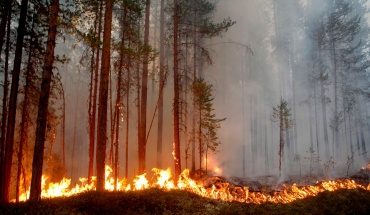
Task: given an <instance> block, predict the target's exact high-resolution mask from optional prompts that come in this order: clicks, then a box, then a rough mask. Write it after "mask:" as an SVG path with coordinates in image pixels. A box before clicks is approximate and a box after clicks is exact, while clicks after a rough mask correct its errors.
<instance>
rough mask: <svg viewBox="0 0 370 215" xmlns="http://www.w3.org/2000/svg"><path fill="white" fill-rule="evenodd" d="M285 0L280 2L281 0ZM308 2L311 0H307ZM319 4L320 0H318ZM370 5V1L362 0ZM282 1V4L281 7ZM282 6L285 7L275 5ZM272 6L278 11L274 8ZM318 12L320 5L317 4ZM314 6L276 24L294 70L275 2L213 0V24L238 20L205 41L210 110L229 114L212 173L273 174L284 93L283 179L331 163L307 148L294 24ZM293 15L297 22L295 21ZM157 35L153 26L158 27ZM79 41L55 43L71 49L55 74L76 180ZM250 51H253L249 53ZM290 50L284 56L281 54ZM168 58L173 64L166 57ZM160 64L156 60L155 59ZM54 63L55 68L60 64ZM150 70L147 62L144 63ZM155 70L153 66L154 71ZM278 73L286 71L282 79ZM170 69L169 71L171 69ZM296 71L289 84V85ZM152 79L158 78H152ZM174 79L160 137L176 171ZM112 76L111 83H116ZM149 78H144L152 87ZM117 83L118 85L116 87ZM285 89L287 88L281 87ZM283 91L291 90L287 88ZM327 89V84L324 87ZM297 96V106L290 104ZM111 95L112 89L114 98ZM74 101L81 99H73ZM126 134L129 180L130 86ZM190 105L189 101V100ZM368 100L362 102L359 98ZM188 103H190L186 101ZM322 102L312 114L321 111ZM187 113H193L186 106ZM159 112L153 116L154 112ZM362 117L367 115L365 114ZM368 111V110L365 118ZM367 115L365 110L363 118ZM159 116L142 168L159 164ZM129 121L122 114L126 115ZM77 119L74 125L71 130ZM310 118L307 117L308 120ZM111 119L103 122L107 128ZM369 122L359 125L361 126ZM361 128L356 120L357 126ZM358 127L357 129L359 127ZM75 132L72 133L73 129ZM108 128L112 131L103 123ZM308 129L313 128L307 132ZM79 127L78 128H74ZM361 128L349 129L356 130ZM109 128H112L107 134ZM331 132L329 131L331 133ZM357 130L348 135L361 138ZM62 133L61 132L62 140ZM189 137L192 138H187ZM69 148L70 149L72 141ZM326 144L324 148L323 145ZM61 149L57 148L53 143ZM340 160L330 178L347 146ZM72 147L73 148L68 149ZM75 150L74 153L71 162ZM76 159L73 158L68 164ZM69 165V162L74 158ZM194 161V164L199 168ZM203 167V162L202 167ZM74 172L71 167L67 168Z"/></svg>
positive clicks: (82, 137) (81, 78)
mask: <svg viewBox="0 0 370 215" xmlns="http://www.w3.org/2000/svg"><path fill="white" fill-rule="evenodd" d="M282 2H283V1H282ZM310 2H311V3H312V2H313V1H310ZM320 2H321V1H320ZM367 4H368V5H370V3H369V2H368V3H367ZM285 6H286V5H285ZM279 7H280V9H281V8H283V7H284V4H283V3H281V5H279ZM275 9H277V8H275ZM321 9H324V7H322V8H321ZM317 13H318V12H317V11H316V12H315V11H307V10H305V13H304V14H300V13H299V11H296V12H295V13H292V14H290V15H289V16H286V17H284V18H285V19H287V20H289V21H290V22H289V23H288V24H287V25H286V26H281V29H280V30H281V31H284V32H290V35H291V36H292V37H294V38H295V39H296V40H295V41H297V43H296V44H294V46H293V47H294V50H293V51H295V52H296V53H299V54H297V56H294V57H295V58H294V61H295V63H296V64H295V65H297V67H296V68H294V71H293V70H292V69H291V68H292V67H291V64H292V61H293V60H292V59H279V57H283V56H279V55H278V54H277V53H278V51H277V49H278V48H277V45H278V43H277V42H276V35H275V30H276V29H275V28H276V26H274V21H275V18H274V7H273V5H272V1H270V0H263V1H253V0H232V1H231V0H230V1H229V0H228V1H218V4H217V11H216V14H215V22H219V21H221V20H223V19H224V18H226V17H230V18H231V19H232V20H234V21H236V24H235V25H234V26H232V27H231V28H230V29H229V30H228V32H226V33H225V34H224V35H223V36H222V37H221V38H214V39H212V40H206V41H204V43H205V45H206V46H207V48H208V49H209V50H210V51H211V54H212V58H213V64H212V65H210V66H207V67H205V71H204V72H203V74H204V78H205V79H206V80H207V81H208V82H209V83H210V84H212V85H213V89H214V92H213V96H214V98H215V99H214V101H213V102H214V109H215V114H216V116H217V118H226V120H225V121H224V122H222V123H221V129H220V130H219V131H218V136H219V138H220V140H221V145H220V146H219V148H218V152H217V153H215V154H213V153H210V154H209V160H208V167H209V170H211V171H214V172H215V174H222V175H224V176H239V177H255V176H261V175H278V174H279V172H278V159H279V156H278V149H279V127H278V125H277V124H276V123H274V122H273V121H272V108H273V107H276V106H277V105H278V103H279V101H280V98H281V97H284V98H288V99H289V105H290V107H291V108H292V110H294V113H293V112H292V118H293V120H294V129H293V130H291V131H290V135H291V140H292V142H291V143H290V144H291V145H290V147H291V151H288V150H287V149H286V148H287V145H285V149H286V150H285V151H284V162H283V176H284V177H285V176H289V175H298V174H300V169H302V172H303V174H305V175H307V174H309V172H310V164H312V165H313V166H314V173H318V174H324V173H325V169H324V166H325V165H329V161H330V159H329V158H326V157H325V158H324V157H323V156H322V155H323V154H322V153H323V152H322V151H321V152H320V153H321V154H317V153H318V152H317V149H316V148H315V153H316V155H315V156H317V157H318V156H319V155H320V158H321V160H320V161H319V160H314V161H313V160H312V162H311V161H310V156H311V157H312V154H313V153H310V152H309V150H310V147H311V145H312V142H313V143H314V146H315V145H316V144H317V143H316V142H315V141H313V140H312V139H311V138H312V137H314V136H315V135H316V131H315V130H314V128H312V126H311V127H310V122H309V119H310V116H311V120H315V119H314V118H312V114H314V110H313V109H311V112H312V113H311V115H310V109H309V106H308V105H307V103H306V102H305V101H306V100H307V97H308V95H309V88H308V87H307V84H306V82H307V80H306V79H307V74H306V72H307V71H308V70H309V69H310V68H309V67H308V66H307V59H308V57H309V56H308V54H307V53H308V50H309V49H311V48H312V41H311V40H310V38H309V37H310V36H312V35H307V33H306V32H304V31H302V30H297V29H300V28H298V27H297V26H300V25H302V19H303V18H302V16H305V20H310V19H313V18H315V17H316V16H317ZM292 20H294V22H293V21H292ZM157 32H158V31H157ZM75 43H77V42H76V41H73V40H72V39H71V38H70V39H69V40H67V42H62V41H59V43H58V46H57V50H58V53H68V55H69V57H70V62H69V63H68V64H66V65H64V66H60V69H59V73H60V74H61V76H62V83H63V86H64V89H65V94H66V103H67V107H66V113H67V116H66V125H67V126H66V154H67V157H66V159H67V164H66V165H67V176H68V177H70V176H72V177H73V180H74V181H77V180H78V179H77V178H78V177H80V176H86V175H87V167H88V134H87V126H88V125H87V124H88V123H87V121H88V116H87V110H88V103H87V99H88V92H89V77H90V76H89V72H88V69H87V68H85V67H83V66H82V65H80V63H79V59H80V57H79V56H82V54H83V52H84V48H83V45H82V44H80V43H77V44H78V48H75V49H73V48H72V46H73V45H74V44H75ZM250 50H251V51H252V52H251V51H250ZM284 54H287V53H284ZM166 61H167V62H168V61H169V62H170V61H171V56H168V59H166ZM156 64H157V65H158V62H156ZM58 67H59V66H58ZM149 68H151V66H150V67H149ZM156 69H157V68H156ZM280 71H286V73H285V75H288V76H289V77H285V80H290V81H288V82H286V83H283V82H282V81H281V80H282V79H283V78H282V76H281V74H280ZM292 71H293V72H296V73H292ZM169 72H170V73H171V68H169ZM293 75H294V84H295V85H294V86H292V85H293ZM155 79H157V77H156V76H155ZM172 79H173V78H172V76H171V74H169V76H168V77H167V83H166V86H165V89H164V101H165V107H164V129H163V130H164V134H163V166H162V167H163V168H164V169H166V168H173V156H172V150H173V148H172V143H173V116H172V101H173V84H172ZM113 81H115V80H113ZM154 84H155V85H154V87H153V88H152V87H149V92H148V95H149V96H148V102H149V104H148V118H147V122H148V123H147V124H148V129H147V130H149V126H150V123H151V121H152V117H153V115H154V114H155V108H156V104H157V99H158V92H159V89H158V80H154ZM150 85H151V83H149V86H150ZM113 86H115V84H113ZM282 89H284V90H282ZM287 89H294V90H293V91H292V90H291V91H289V90H287ZM328 93H332V89H329V90H328ZM293 95H294V99H295V100H294V103H293ZM114 96H115V94H114V93H113V97H114ZM77 98H78V99H77ZM130 101H131V106H130V107H131V108H130V127H129V129H130V133H129V175H128V177H129V180H131V179H133V178H134V177H135V175H136V174H137V172H138V163H137V160H138V155H137V154H138V149H137V114H136V113H137V109H136V103H137V95H136V92H135V90H132V91H131V96H130ZM189 102H190V103H191V101H189ZM363 102H364V103H367V101H363ZM189 106H190V104H189ZM319 107H320V106H319V105H318V108H317V110H316V111H318V112H319V111H320V108H319ZM331 108H332V107H331V106H330V105H329V108H328V116H330V113H331ZM188 111H189V112H190V110H188ZM156 114H157V113H156ZM366 114H367V113H366ZM366 114H365V115H366ZM366 116H368V115H366ZM156 117H157V115H155V116H154V121H153V125H152V127H151V130H150V133H149V136H148V144H147V172H148V173H151V169H152V168H154V167H157V166H156V163H157V155H156V147H157V120H156ZM123 120H126V119H123ZM321 120H322V119H320V116H319V117H318V123H317V124H318V134H317V135H318V136H319V138H318V140H317V141H318V142H319V143H318V144H320V145H322V144H323V137H322V135H323V134H322V129H323V128H322V122H321ZM75 122H76V128H75ZM311 123H312V122H311ZM109 124H110V123H108V125H109ZM365 125H368V121H365V122H364V126H365ZM356 126H358V125H356ZM357 128H358V127H357ZM75 129H76V130H75ZM108 129H109V128H108ZM310 129H313V130H312V131H311V132H313V133H312V134H311V133H310ZM75 131H76V132H75ZM356 131H359V128H358V130H355V127H354V130H353V132H356ZM368 132H369V130H368V129H365V134H364V136H365V139H364V141H366V147H367V148H369V142H370V138H369V133H368ZM108 133H109V132H108ZM329 133H330V131H329ZM125 136H126V134H125V130H124V126H123V123H121V128H120V141H122V144H121V145H120V148H119V150H120V151H119V153H120V154H119V160H120V162H119V163H120V166H119V172H120V173H119V175H120V177H124V175H125V172H124V167H125V161H124V160H125V151H124V149H125V147H124V145H123V142H124V139H125ZM329 136H330V137H329V141H330V144H331V145H330V147H331V149H332V147H333V143H332V137H331V135H329ZM359 136H360V135H359V134H353V140H352V141H353V142H355V138H359ZM59 138H60V137H59ZM185 138H186V137H185V135H184V134H182V142H181V158H182V168H185V167H186V166H187V167H188V168H189V167H190V159H188V160H187V163H186V160H185V154H184V151H185V148H186V147H187V143H186V142H185V141H184V139H185ZM188 138H189V137H188ZM73 145H74V146H73ZM110 147H111V145H110V137H108V145H107V158H108V157H109V150H110ZM322 149H323V147H322ZM55 150H56V151H57V152H60V150H61V148H60V146H57V147H56V148H55ZM338 150H339V153H338V156H339V157H338V158H335V163H336V164H335V168H334V169H332V168H331V172H330V175H331V176H337V174H336V172H334V170H335V171H337V172H338V175H339V174H341V175H343V172H345V170H346V167H347V166H348V165H347V162H348V157H347V156H348V153H347V152H348V149H347V148H346V146H341V147H340V148H339V149H338ZM73 151H74V152H73ZM72 152H73V153H74V155H73V156H74V157H73V159H72ZM72 160H73V161H72ZM364 161H365V159H364V158H363V156H362V155H360V154H359V153H357V152H356V154H355V158H354V163H353V165H350V169H352V170H353V171H355V170H356V169H359V167H360V166H361V165H363V164H364ZM72 162H73V163H72ZM198 163H199V161H198V158H197V160H196V165H197V166H198ZM203 166H204V164H203ZM72 171H73V172H72Z"/></svg>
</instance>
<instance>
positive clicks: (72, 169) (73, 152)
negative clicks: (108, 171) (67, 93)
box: [70, 70, 80, 181]
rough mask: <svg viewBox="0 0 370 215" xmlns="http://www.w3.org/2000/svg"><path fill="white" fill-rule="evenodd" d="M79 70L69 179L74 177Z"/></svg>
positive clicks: (78, 82) (78, 84)
mask: <svg viewBox="0 0 370 215" xmlns="http://www.w3.org/2000/svg"><path fill="white" fill-rule="evenodd" d="M79 91H80V71H79V70H78V76H77V93H76V107H75V115H74V125H73V140H72V153H71V168H70V171H71V180H72V181H73V180H74V179H73V178H74V172H75V170H74V167H75V165H74V162H75V151H76V145H77V144H76V136H77V113H78V109H79V100H80V94H79Z"/></svg>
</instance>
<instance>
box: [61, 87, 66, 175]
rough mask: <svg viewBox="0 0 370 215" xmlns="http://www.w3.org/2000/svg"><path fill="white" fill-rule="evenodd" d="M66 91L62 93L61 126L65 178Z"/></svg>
mask: <svg viewBox="0 0 370 215" xmlns="http://www.w3.org/2000/svg"><path fill="white" fill-rule="evenodd" d="M64 94H65V93H64V89H63V92H62V98H63V104H62V113H63V116H62V125H61V129H62V132H61V133H62V162H63V172H64V174H63V176H65V172H66V151H65V145H66V144H65V137H66V99H65V95H64Z"/></svg>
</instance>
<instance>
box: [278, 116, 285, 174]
mask: <svg viewBox="0 0 370 215" xmlns="http://www.w3.org/2000/svg"><path fill="white" fill-rule="evenodd" d="M279 123H280V125H279V129H280V138H279V139H280V143H279V177H281V164H282V161H283V158H284V119H283V112H282V110H280V114H279Z"/></svg>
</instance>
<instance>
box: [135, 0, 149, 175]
mask: <svg viewBox="0 0 370 215" xmlns="http://www.w3.org/2000/svg"><path fill="white" fill-rule="evenodd" d="M149 16H150V0H146V6H145V31H144V46H149V24H150V23H149ZM148 55H149V53H145V54H144V58H143V73H142V79H141V81H142V82H141V107H140V128H139V146H138V148H139V174H143V173H144V172H145V162H146V112H147V111H146V109H147V93H148V64H149V62H148V61H149V56H148Z"/></svg>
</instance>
